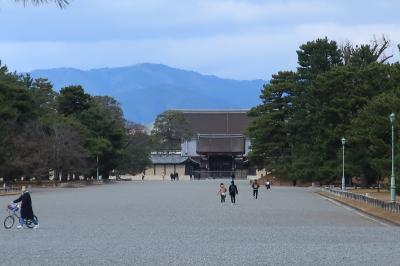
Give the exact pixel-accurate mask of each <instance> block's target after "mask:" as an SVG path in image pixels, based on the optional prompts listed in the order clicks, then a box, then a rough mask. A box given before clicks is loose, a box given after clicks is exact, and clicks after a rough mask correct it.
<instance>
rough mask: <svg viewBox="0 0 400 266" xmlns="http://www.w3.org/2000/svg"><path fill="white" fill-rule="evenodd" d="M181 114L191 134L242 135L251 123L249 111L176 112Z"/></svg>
mask: <svg viewBox="0 0 400 266" xmlns="http://www.w3.org/2000/svg"><path fill="white" fill-rule="evenodd" d="M176 111H180V112H182V113H183V115H184V117H185V120H186V122H187V123H188V128H189V130H190V131H191V132H192V134H194V135H197V134H244V133H245V131H246V129H247V127H248V126H249V125H250V123H251V122H252V118H251V117H248V116H247V112H248V111H249V110H176Z"/></svg>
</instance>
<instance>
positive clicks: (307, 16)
mask: <svg viewBox="0 0 400 266" xmlns="http://www.w3.org/2000/svg"><path fill="white" fill-rule="evenodd" d="M0 1H1V0H0ZM0 3H1V6H2V9H1V10H0V24H1V25H7V26H6V27H2V34H1V35H0V40H2V41H0V52H1V53H0V59H1V60H3V61H4V62H6V63H7V64H8V65H10V67H11V68H13V69H17V70H20V71H22V70H23V71H27V70H31V69H37V68H49V67H59V66H70V67H78V68H84V69H88V68H96V67H106V66H123V65H131V64H134V63H139V62H154V63H164V64H168V65H172V66H176V67H181V68H185V69H192V70H196V71H200V72H202V73H209V74H217V75H220V76H222V77H229V78H238V79H241V78H268V77H269V76H270V75H271V74H272V73H274V72H276V71H279V70H283V69H295V67H296V63H297V62H296V61H297V59H296V49H297V48H298V46H299V45H300V44H302V43H304V42H306V41H309V40H313V39H315V38H317V37H324V36H328V37H329V38H330V39H335V40H337V41H338V42H339V43H340V42H341V41H344V40H347V39H349V40H351V41H352V42H354V43H365V42H368V41H369V40H371V39H372V37H373V36H374V35H376V36H380V35H381V34H387V35H388V36H389V37H390V38H391V39H392V40H393V42H394V43H398V42H400V33H399V31H398V30H397V29H398V28H399V26H400V20H399V18H398V12H396V7H399V5H397V4H396V5H395V4H394V3H393V2H391V1H390V0H385V1H383V2H380V1H379V2H377V1H374V2H372V3H369V4H368V5H365V2H364V1H361V0H355V1H345V0H337V1H328V0H322V1H317V0H300V1H294V0H285V1H278V0H273V1H261V0H249V1H245V0H236V1H234V0H202V1H200V0H177V1H168V0H146V1H145V0H136V1H132V0H118V1H113V2H110V1H109V0H75V1H73V2H72V3H71V5H70V6H69V7H68V8H67V9H65V10H58V9H56V8H55V7H54V6H46V7H41V8H33V7H32V8H26V9H24V8H21V7H20V5H16V4H14V3H12V1H1V2H0ZM391 7H394V8H391ZM397 11H398V10H397ZM393 52H394V53H397V51H396V50H395V48H393Z"/></svg>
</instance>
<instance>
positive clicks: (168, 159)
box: [150, 154, 197, 164]
mask: <svg viewBox="0 0 400 266" xmlns="http://www.w3.org/2000/svg"><path fill="white" fill-rule="evenodd" d="M150 160H151V162H152V163H153V164H183V163H185V162H186V161H187V160H190V161H193V160H192V159H190V158H189V157H188V156H181V155H177V154H174V155H155V154H152V155H151V156H150ZM193 162H194V163H197V162H195V161H193Z"/></svg>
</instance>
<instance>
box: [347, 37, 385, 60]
mask: <svg viewBox="0 0 400 266" xmlns="http://www.w3.org/2000/svg"><path fill="white" fill-rule="evenodd" d="M390 45H391V42H390V40H389V39H388V38H387V37H386V36H384V35H383V36H382V38H380V39H377V38H376V37H374V39H373V40H372V41H371V43H370V44H361V45H354V44H352V43H351V42H350V41H346V42H345V43H344V44H342V45H341V48H340V50H341V52H342V56H343V61H344V64H346V65H347V64H356V65H359V64H364V63H367V64H369V63H373V62H378V63H386V62H387V61H388V60H389V59H390V58H392V57H393V54H390V55H387V54H386V53H385V52H386V51H387V49H388V48H389V47H390Z"/></svg>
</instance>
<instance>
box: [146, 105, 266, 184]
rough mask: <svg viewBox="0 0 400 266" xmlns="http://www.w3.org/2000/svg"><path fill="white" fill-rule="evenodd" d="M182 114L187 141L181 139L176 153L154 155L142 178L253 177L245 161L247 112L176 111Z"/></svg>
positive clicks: (253, 171)
mask: <svg viewBox="0 0 400 266" xmlns="http://www.w3.org/2000/svg"><path fill="white" fill-rule="evenodd" d="M177 111H180V112H182V114H183V116H184V118H185V122H186V123H187V125H186V126H187V128H188V130H189V131H190V133H191V138H190V139H187V140H183V141H182V143H181V150H180V151H170V152H154V153H152V154H151V158H150V159H151V161H152V163H153V165H152V166H151V167H149V168H148V169H146V171H145V178H146V179H157V180H162V179H165V180H170V174H171V173H172V174H173V173H177V174H178V176H179V178H180V179H186V180H188V179H190V177H193V178H196V179H200V178H201V179H203V178H229V177H231V175H232V174H234V175H235V178H238V179H245V178H255V177H256V176H260V175H261V172H258V171H256V169H255V168H253V167H252V166H251V165H250V164H249V161H248V160H247V156H248V153H249V151H250V144H251V143H250V139H249V138H248V137H247V136H246V134H245V133H246V130H247V128H248V126H249V125H250V123H251V122H252V118H251V117H249V116H247V112H248V110H177Z"/></svg>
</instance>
